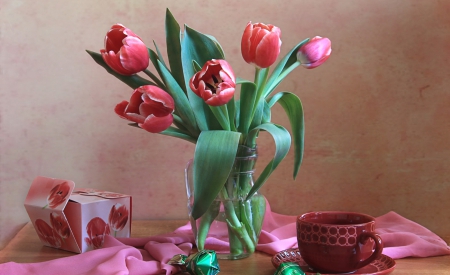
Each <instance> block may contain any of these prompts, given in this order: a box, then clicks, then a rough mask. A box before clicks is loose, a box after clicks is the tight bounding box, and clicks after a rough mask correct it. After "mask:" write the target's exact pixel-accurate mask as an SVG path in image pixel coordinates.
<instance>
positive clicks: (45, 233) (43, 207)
mask: <svg viewBox="0 0 450 275" xmlns="http://www.w3.org/2000/svg"><path fill="white" fill-rule="evenodd" d="M74 188H75V183H74V182H73V181H70V180H63V179H53V178H46V177H37V178H36V179H35V180H34V181H33V183H32V184H31V187H30V190H29V191H28V195H27V197H26V199H25V209H26V210H27V212H28V215H29V216H30V220H31V222H32V223H33V225H34V228H35V230H36V233H37V234H38V236H39V238H40V239H41V241H42V243H43V244H44V245H46V246H50V247H55V248H59V249H63V250H68V251H72V252H76V253H83V252H86V251H89V250H92V249H96V248H100V247H102V245H103V241H104V237H105V236H106V235H111V236H114V237H129V236H130V232H131V205H132V204H131V196H129V195H123V194H118V193H113V192H107V191H100V190H95V189H74Z"/></svg>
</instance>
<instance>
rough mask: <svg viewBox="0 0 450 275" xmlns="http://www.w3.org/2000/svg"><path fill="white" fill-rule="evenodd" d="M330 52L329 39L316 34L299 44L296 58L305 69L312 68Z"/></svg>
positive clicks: (326, 57)
mask: <svg viewBox="0 0 450 275" xmlns="http://www.w3.org/2000/svg"><path fill="white" fill-rule="evenodd" d="M330 54H331V41H330V39H328V38H322V37H320V36H316V37H314V38H312V39H311V40H310V41H309V42H308V43H306V44H305V45H303V46H301V47H300V49H299V50H298V52H297V60H298V61H300V63H301V64H302V66H304V67H305V68H307V69H313V68H315V67H318V66H320V65H322V63H324V62H325V61H326V60H327V59H328V57H330Z"/></svg>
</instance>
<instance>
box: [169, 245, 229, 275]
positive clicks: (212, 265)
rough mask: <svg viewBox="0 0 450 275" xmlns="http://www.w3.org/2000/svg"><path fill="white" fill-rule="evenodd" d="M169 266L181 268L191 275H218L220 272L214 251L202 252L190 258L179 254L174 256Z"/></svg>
mask: <svg viewBox="0 0 450 275" xmlns="http://www.w3.org/2000/svg"><path fill="white" fill-rule="evenodd" d="M168 264H170V265H177V266H180V267H181V269H182V270H183V271H186V272H189V274H191V275H216V274H217V273H219V271H220V268H219V262H218V261H217V256H216V252H215V251H214V250H202V251H199V252H197V253H194V254H191V255H190V256H189V257H188V256H186V255H183V254H178V255H175V256H173V257H172V259H170V261H169V262H168Z"/></svg>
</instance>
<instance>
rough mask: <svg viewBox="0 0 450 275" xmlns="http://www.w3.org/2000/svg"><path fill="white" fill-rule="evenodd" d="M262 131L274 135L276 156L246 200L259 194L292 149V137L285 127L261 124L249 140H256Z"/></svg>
mask: <svg viewBox="0 0 450 275" xmlns="http://www.w3.org/2000/svg"><path fill="white" fill-rule="evenodd" d="M260 130H264V131H267V132H268V133H269V134H270V135H272V138H273V140H274V141H275V156H274V157H273V159H272V160H271V161H270V162H269V163H268V164H267V166H266V167H265V168H264V170H263V171H262V173H261V174H260V175H259V177H258V179H257V180H256V181H255V184H254V185H253V187H252V189H250V191H249V193H248V195H247V198H246V199H249V198H251V197H252V196H253V194H255V192H257V191H258V190H259V188H261V187H262V186H263V184H264V183H265V182H266V180H267V179H268V178H269V176H270V175H271V174H272V172H273V171H274V170H275V169H276V168H277V167H278V165H279V164H280V162H281V161H282V160H283V159H284V158H285V157H286V155H287V153H288V152H289V148H290V147H291V135H290V134H289V132H288V131H287V130H286V129H285V128H284V127H282V126H280V125H277V124H273V123H265V124H261V125H259V126H258V127H256V128H254V129H252V130H251V131H250V132H249V134H248V140H249V141H251V140H254V139H256V136H257V135H258V132H259V131H260Z"/></svg>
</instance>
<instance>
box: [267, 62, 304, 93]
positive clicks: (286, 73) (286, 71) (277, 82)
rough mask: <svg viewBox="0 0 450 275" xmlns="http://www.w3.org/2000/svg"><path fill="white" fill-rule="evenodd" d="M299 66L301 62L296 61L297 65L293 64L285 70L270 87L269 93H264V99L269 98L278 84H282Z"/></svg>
mask: <svg viewBox="0 0 450 275" xmlns="http://www.w3.org/2000/svg"><path fill="white" fill-rule="evenodd" d="M298 66H300V62H299V61H296V62H295V63H293V64H292V65H291V66H290V67H289V68H287V69H285V70H284V71H283V72H282V73H281V74H280V75H279V76H278V77H277V79H276V80H275V81H274V82H273V83H272V84H271V85H270V87H269V89H267V91H265V93H264V97H268V96H269V95H270V94H271V93H272V91H273V90H274V89H275V88H276V87H277V86H278V84H280V83H281V81H282V80H283V79H284V78H285V77H286V76H287V75H288V74H290V73H291V72H292V71H293V70H294V69H295V68H297V67H298Z"/></svg>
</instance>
